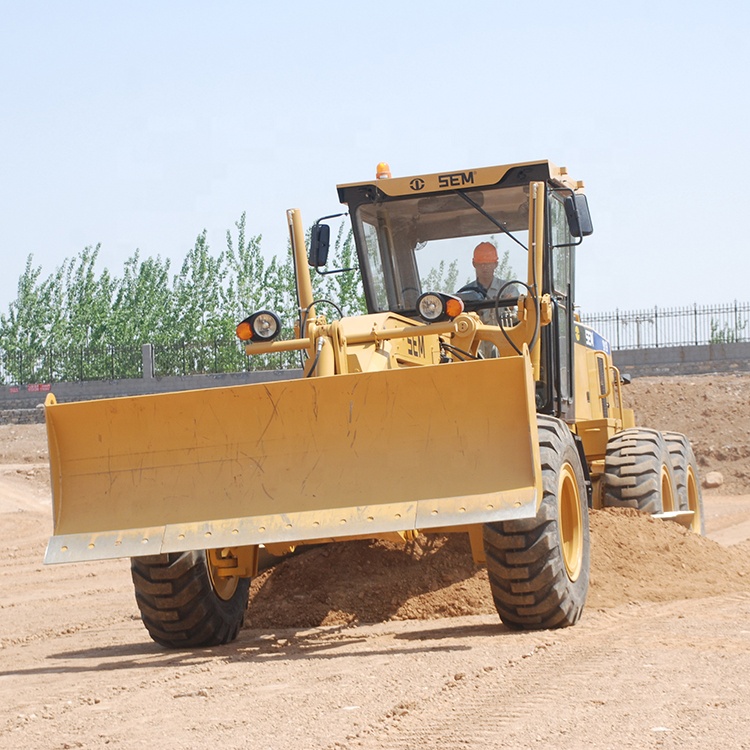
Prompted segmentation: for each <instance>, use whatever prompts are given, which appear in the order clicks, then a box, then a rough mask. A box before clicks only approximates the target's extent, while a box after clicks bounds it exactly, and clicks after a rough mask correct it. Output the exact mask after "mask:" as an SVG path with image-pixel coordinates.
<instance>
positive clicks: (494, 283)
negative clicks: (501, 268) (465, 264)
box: [456, 242, 518, 322]
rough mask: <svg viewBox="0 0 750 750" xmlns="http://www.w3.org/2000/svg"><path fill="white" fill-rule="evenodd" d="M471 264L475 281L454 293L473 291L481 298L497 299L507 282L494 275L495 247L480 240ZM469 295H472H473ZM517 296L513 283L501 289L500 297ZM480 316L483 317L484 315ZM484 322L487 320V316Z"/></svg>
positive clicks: (496, 263)
mask: <svg viewBox="0 0 750 750" xmlns="http://www.w3.org/2000/svg"><path fill="white" fill-rule="evenodd" d="M471 264H472V265H473V266H474V270H475V271H476V274H477V278H476V281H472V282H470V283H469V284H466V286H462V287H461V288H460V289H459V290H458V291H457V292H456V294H458V295H459V296H460V295H461V294H462V293H464V292H468V293H471V292H475V293H476V294H478V295H479V297H480V298H481V299H497V295H498V292H499V291H500V289H502V287H503V286H504V285H505V284H506V283H507V282H505V281H503V280H502V279H498V278H497V276H495V271H496V270H497V266H498V259H497V248H496V247H495V246H494V245H493V244H492V243H491V242H480V243H479V244H478V245H477V246H476V247H475V248H474V256H473V258H472V261H471ZM467 296H469V295H467ZM471 296H472V297H473V295H471ZM517 296H518V291H517V290H516V289H515V287H514V286H513V285H509V286H506V287H505V289H503V293H502V295H501V297H500V299H512V298H513V297H517ZM483 312H485V313H489V312H490V311H489V310H485V311H483ZM482 317H483V318H484V316H482ZM485 322H489V316H488V320H486V321H485Z"/></svg>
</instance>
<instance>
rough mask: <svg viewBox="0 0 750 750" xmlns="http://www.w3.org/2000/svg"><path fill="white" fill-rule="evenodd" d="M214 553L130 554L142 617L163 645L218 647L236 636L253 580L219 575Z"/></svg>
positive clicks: (156, 639) (157, 640)
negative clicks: (143, 555)
mask: <svg viewBox="0 0 750 750" xmlns="http://www.w3.org/2000/svg"><path fill="white" fill-rule="evenodd" d="M215 554H216V553H215V552H214V551H212V550H208V551H204V550H195V551H191V552H173V553H169V554H166V555H152V556H150V557H134V558H132V559H131V561H130V563H131V565H130V567H131V573H132V576H133V584H134V586H135V599H136V602H137V603H138V609H139V610H140V612H141V619H142V620H143V624H144V625H145V626H146V630H148V633H149V635H150V636H151V638H153V639H154V640H155V641H156V642H157V643H159V644H160V645H162V646H166V647H167V648H188V647H195V646H219V645H221V644H224V643H229V642H230V641H233V640H234V639H235V638H236V637H237V634H238V633H239V631H240V628H241V627H242V623H243V620H244V617H245V610H246V609H247V603H248V597H249V591H250V579H249V578H239V577H237V576H231V577H221V576H219V575H218V570H219V566H218V565H217V564H216V561H215V558H214V555H215Z"/></svg>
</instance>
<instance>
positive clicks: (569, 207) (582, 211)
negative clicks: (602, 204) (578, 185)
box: [565, 193, 594, 237]
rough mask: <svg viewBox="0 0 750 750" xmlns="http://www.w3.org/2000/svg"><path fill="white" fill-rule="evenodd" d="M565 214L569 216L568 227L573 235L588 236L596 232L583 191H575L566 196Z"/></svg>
mask: <svg viewBox="0 0 750 750" xmlns="http://www.w3.org/2000/svg"><path fill="white" fill-rule="evenodd" d="M565 215H566V216H567V217H568V227H569V228H570V233H571V234H572V235H573V237H588V236H589V235H590V234H593V232H594V225H593V224H592V223H591V214H590V213H589V203H588V201H587V200H586V196H585V195H583V193H575V194H573V195H568V196H566V198H565Z"/></svg>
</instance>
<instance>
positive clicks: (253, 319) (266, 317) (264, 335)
mask: <svg viewBox="0 0 750 750" xmlns="http://www.w3.org/2000/svg"><path fill="white" fill-rule="evenodd" d="M236 330H237V338H239V339H240V340H241V341H250V340H254V341H271V340H272V339H275V338H276V337H277V336H278V335H279V333H281V321H280V320H279V316H278V315H277V314H276V313H272V312H269V311H268V310H261V311H260V312H257V313H253V314H252V315H250V316H249V317H247V318H245V319H244V320H243V321H242V322H241V323H240V324H239V325H238V326H237V329H236Z"/></svg>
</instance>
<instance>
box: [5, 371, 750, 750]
mask: <svg viewBox="0 0 750 750" xmlns="http://www.w3.org/2000/svg"><path fill="white" fill-rule="evenodd" d="M626 395H627V397H628V401H629V403H630V404H631V405H633V406H634V407H635V408H636V411H637V414H638V417H639V419H638V422H639V423H640V424H644V425H645V426H650V427H658V428H660V429H668V430H677V431H681V432H685V433H686V434H687V435H688V436H689V437H690V438H691V440H692V441H693V444H694V446H695V449H696V450H695V452H696V456H697V458H698V463H699V466H700V470H701V474H702V475H703V476H705V474H707V473H708V472H720V473H721V474H722V476H723V480H724V481H723V484H722V485H721V486H720V487H718V488H717V489H713V490H704V505H705V516H706V528H707V536H706V537H698V536H696V535H693V534H689V533H688V532H686V531H685V530H684V529H683V528H682V527H680V526H678V525H677V524H673V523H670V522H664V521H655V520H653V519H651V518H648V517H644V516H641V515H639V514H637V513H634V512H628V511H595V512H593V513H592V517H591V528H592V580H591V588H590V592H589V598H588V602H587V608H586V611H585V613H584V616H583V618H582V620H581V622H580V623H579V624H578V625H577V626H575V627H573V628H568V629H565V630H557V631H541V632H530V633H516V632H511V631H509V630H508V629H506V628H505V627H504V626H503V625H502V624H501V623H500V622H499V620H498V618H497V616H496V615H495V614H494V610H493V608H492V603H491V599H490V597H489V591H488V585H487V580H486V573H485V572H484V571H483V570H481V569H477V568H475V567H474V565H473V564H472V562H471V559H470V556H469V552H468V545H467V544H466V543H465V541H464V540H463V539H462V538H461V537H459V536H455V537H449V538H445V537H440V538H436V539H419V540H418V541H417V542H415V543H412V544H411V545H409V546H408V547H407V548H399V547H395V546H393V545H389V544H385V543H367V542H361V543H351V544H348V545H331V546H329V547H324V548H318V549H315V550H313V551H311V552H310V553H308V554H306V555H304V556H300V557H298V558H295V559H291V560H288V561H286V562H284V563H283V564H281V565H279V566H277V568H275V569H274V570H273V571H270V572H266V573H264V574H262V575H260V576H259V577H258V578H257V579H256V580H255V581H254V582H253V589H252V592H253V598H252V601H251V606H250V609H249V611H248V617H247V622H246V627H245V628H244V629H243V631H242V632H241V634H240V637H239V639H238V640H237V641H236V642H235V643H233V644H231V645H228V646H223V647H220V648H214V649H204V650H199V649H190V650H182V651H165V650H163V649H161V648H160V647H158V646H157V645H155V644H154V643H153V642H152V641H151V640H150V639H149V637H148V635H147V633H146V631H145V629H144V628H143V626H142V625H141V623H140V619H139V617H138V612H137V609H136V606H135V601H134V597H133V593H132V583H131V581H130V571H129V564H128V562H127V561H125V560H114V561H102V562H97V563H87V564H75V565H67V566H66V565H62V566H43V565H42V557H43V554H44V547H45V544H46V541H47V537H48V535H49V533H50V531H51V519H50V501H49V479H48V473H47V468H46V463H45V461H46V447H45V442H44V428H43V426H41V425H24V426H21V425H0V544H2V547H3V549H4V550H5V554H4V555H3V556H2V558H0V706H2V708H0V750H2V749H4V748H14V749H15V750H32V748H33V750H37V748H104V747H109V748H137V747H149V748H160V749H161V748H164V749H166V750H171V749H172V748H175V749H176V748H203V747H206V746H209V745H218V746H221V747H225V748H260V747H262V748H269V749H274V750H292V749H294V750H309V749H312V748H364V749H366V748H372V749H376V748H377V749H379V750H384V749H385V748H436V747H439V748H456V749H457V750H458V749H459V748H460V749H461V750H466V748H481V749H482V750H486V748H488V747H508V748H590V747H593V748H651V747H654V748H657V747H658V748H677V747H680V748H684V747H701V748H714V747H716V748H718V747H721V748H750V541H749V540H750V462H749V461H748V457H749V456H750V375H723V376H716V375H714V376H695V377H683V378H642V379H636V380H635V381H634V382H633V383H632V385H630V386H629V387H628V390H627V391H626Z"/></svg>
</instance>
